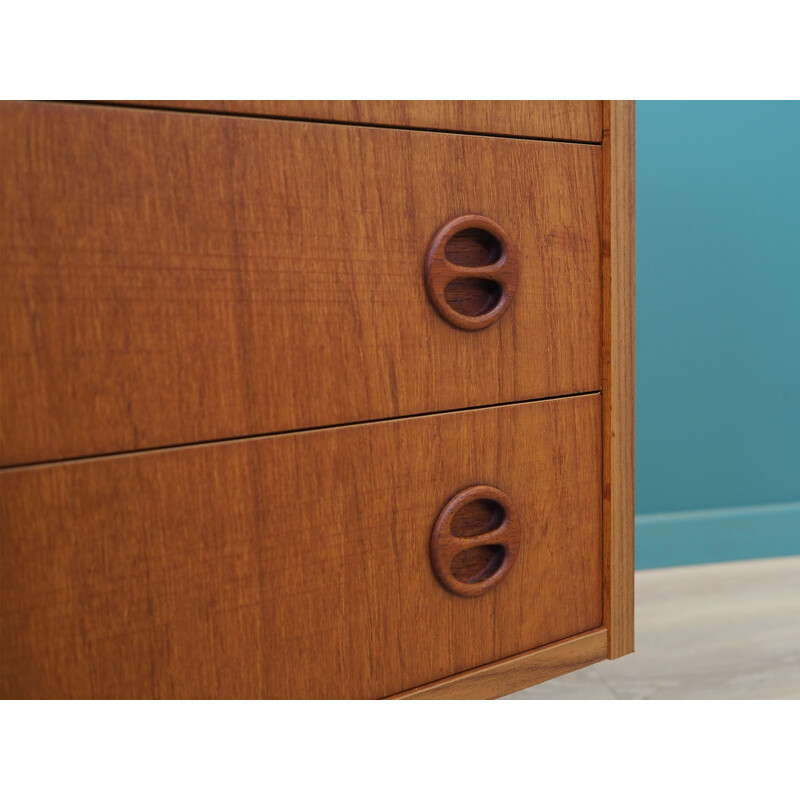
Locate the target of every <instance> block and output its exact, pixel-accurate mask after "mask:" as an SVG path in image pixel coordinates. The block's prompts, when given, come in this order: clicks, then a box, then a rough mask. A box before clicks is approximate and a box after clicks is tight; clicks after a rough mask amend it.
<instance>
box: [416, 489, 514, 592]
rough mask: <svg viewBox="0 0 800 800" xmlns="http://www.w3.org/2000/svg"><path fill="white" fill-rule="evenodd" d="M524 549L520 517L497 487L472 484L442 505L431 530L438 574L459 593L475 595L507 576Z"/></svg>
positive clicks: (449, 586)
mask: <svg viewBox="0 0 800 800" xmlns="http://www.w3.org/2000/svg"><path fill="white" fill-rule="evenodd" d="M518 551H519V520H518V518H517V513H516V511H515V509H514V505H513V504H512V502H511V500H510V498H509V497H508V495H506V494H505V493H503V492H501V491H500V490H499V489H496V488H495V487H494V486H470V487H469V488H468V489H464V490H463V491H461V492H459V493H458V494H457V495H455V497H453V498H452V499H451V500H450V502H448V503H447V505H446V506H445V507H444V509H442V512H441V513H440V514H439V517H438V519H437V520H436V524H435V525H434V527H433V533H432V535H431V563H432V565H433V571H434V572H435V573H436V577H437V578H438V579H439V580H440V581H441V583H442V584H443V585H444V586H445V587H446V588H448V589H449V590H450V591H451V592H454V593H455V594H460V595H462V596H464V597H475V596H477V595H480V594H483V593H484V592H488V591H489V589H491V588H492V587H494V586H495V585H497V583H498V582H499V581H500V580H502V579H503V578H504V577H505V575H506V574H508V571H509V570H510V569H511V566H512V565H513V563H514V559H516V557H517V552H518Z"/></svg>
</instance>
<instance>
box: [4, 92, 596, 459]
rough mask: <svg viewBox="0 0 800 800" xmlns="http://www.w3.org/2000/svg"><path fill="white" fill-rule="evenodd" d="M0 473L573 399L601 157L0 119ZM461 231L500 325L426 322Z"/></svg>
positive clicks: (305, 133)
mask: <svg viewBox="0 0 800 800" xmlns="http://www.w3.org/2000/svg"><path fill="white" fill-rule="evenodd" d="M0 115H1V116H2V124H0V147H1V148H2V152H3V153H4V156H5V163H4V169H3V173H2V178H0V181H1V185H2V192H1V195H2V198H1V199H0V214H2V219H3V226H2V233H1V234H0V238H1V245H2V256H1V260H0V270H2V272H0V280H1V281H2V286H3V292H2V297H0V349H1V351H2V377H3V380H2V389H1V390H0V457H1V458H2V462H1V463H3V464H7V465H8V464H27V463H34V462H42V461H48V460H55V459H64V458H72V457H78V456H85V455H91V454H101V453H115V452H117V453H119V452H127V451H132V450H137V449H142V448H153V447H159V446H165V445H170V444H185V443H191V442H203V441H211V440H218V439H227V438H234V437H245V436H250V435H257V434H264V433H268V432H276V431H289V430H298V429H305V428H313V427H320V426H327V425H334V424H340V423H350V422H357V421H362V420H369V419H383V418H389V417H397V416H405V415H412V414H419V413H426V412H432V411H440V410H447V409H457V408H466V407H470V406H480V405H489V404H494V403H504V402H512V401H518V400H528V399H532V398H541V397H548V396H561V395H569V394H577V393H583V392H589V391H596V390H599V389H600V387H601V372H600V350H601V343H600V336H601V305H600V304H601V278H600V270H599V266H598V265H599V263H600V214H599V211H600V184H601V181H600V177H601V174H600V171H601V149H600V148H599V147H597V146H594V145H576V144H559V143H552V142H534V141H527V140H518V139H502V138H487V137H478V136H458V135H451V134H440V133H424V132H419V131H400V130H392V129H379V128H372V129H363V128H357V127H353V126H342V125H324V124H312V123H303V122H282V121H273V120H264V119H244V118H242V119H240V118H235V117H222V116H216V115H202V114H185V113H172V112H163V111H146V110H141V109H130V108H104V107H94V106H76V105H67V104H38V103H20V104H18V103H6V104H3V105H2V107H0ZM466 213H479V214H483V215H486V216H488V217H490V218H491V219H493V220H495V221H496V222H497V223H498V224H499V225H501V226H502V227H503V229H504V230H505V231H506V232H507V234H508V235H509V237H511V238H512V239H513V241H514V244H515V246H516V248H517V252H518V256H519V285H518V288H517V292H516V296H515V299H514V303H513V305H512V306H511V307H510V308H509V310H508V312H507V313H506V314H505V315H504V316H503V317H502V319H500V320H499V321H498V322H497V323H495V324H494V325H491V326H490V327H489V328H487V329H486V330H483V331H463V330H458V329H455V328H453V327H452V326H451V325H450V324H448V323H447V322H446V321H445V320H443V319H442V318H441V317H440V316H439V315H438V314H437V313H436V311H435V309H434V308H433V307H432V305H431V304H430V302H429V300H428V298H427V296H426V291H425V284H424V275H423V273H424V261H425V253H426V251H427V248H428V245H429V243H430V240H431V238H432V237H433V235H434V233H435V232H436V231H437V230H438V229H439V228H440V227H441V226H442V225H443V224H444V223H445V222H446V221H447V220H449V219H452V218H454V217H456V216H459V215H462V214H466Z"/></svg>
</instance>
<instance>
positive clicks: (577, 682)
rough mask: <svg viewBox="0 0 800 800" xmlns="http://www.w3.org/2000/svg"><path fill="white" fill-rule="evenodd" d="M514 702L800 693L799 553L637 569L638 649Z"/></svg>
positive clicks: (738, 697)
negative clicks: (687, 565)
mask: <svg viewBox="0 0 800 800" xmlns="http://www.w3.org/2000/svg"><path fill="white" fill-rule="evenodd" d="M507 699H509V700H551V699H552V700H614V699H619V700H800V557H792V558H774V559H772V558H771V559H764V560H760V561H736V562H731V563H727V564H701V565H695V566H690V567H672V568H669V569H654V570H645V571H642V572H637V573H636V652H635V653H634V654H633V655H631V656H629V657H628V658H622V659H619V660H618V661H608V662H605V663H603V664H597V665H596V666H593V667H590V668H589V669H586V670H582V671H581V672H577V673H575V674H573V675H568V676H564V677H563V678H558V679H557V680H554V681H552V682H550V683H548V684H546V685H541V686H537V687H534V688H533V689H529V690H527V691H522V692H518V693H516V694H512V695H510V696H509V697H508V698H507Z"/></svg>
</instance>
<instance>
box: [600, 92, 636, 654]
mask: <svg viewBox="0 0 800 800" xmlns="http://www.w3.org/2000/svg"><path fill="white" fill-rule="evenodd" d="M603 108H604V113H603V537H604V565H603V566H604V576H603V586H604V598H603V601H604V603H603V609H604V610H603V618H604V619H603V621H604V624H605V625H606V627H607V628H608V656H609V658H619V657H620V656H624V655H626V654H627V653H631V652H633V569H634V559H633V555H634V430H635V428H634V388H635V387H634V329H635V308H634V303H635V247H636V227H635V213H636V202H635V115H634V114H635V105H634V102H633V101H607V102H605V103H604V106H603Z"/></svg>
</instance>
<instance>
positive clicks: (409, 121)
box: [142, 100, 603, 142]
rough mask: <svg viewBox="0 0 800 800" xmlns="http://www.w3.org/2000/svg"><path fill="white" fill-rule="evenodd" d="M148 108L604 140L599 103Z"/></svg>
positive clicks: (205, 103) (263, 103)
mask: <svg viewBox="0 0 800 800" xmlns="http://www.w3.org/2000/svg"><path fill="white" fill-rule="evenodd" d="M142 104H143V105H153V106H159V107H161V108H186V109H199V110H202V111H223V112H227V113H231V114H256V115H263V116H275V117H298V118H302V119H316V120H330V121H339V122H357V123H360V124H362V125H395V126H399V127H411V128H432V129H439V130H445V131H473V132H475V133H495V134H501V135H507V136H532V137H535V138H539V139H568V140H570V141H579V142H599V141H600V140H601V138H602V134H603V120H602V104H601V102H600V101H599V100H145V101H142Z"/></svg>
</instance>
